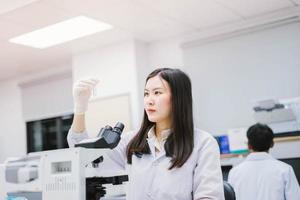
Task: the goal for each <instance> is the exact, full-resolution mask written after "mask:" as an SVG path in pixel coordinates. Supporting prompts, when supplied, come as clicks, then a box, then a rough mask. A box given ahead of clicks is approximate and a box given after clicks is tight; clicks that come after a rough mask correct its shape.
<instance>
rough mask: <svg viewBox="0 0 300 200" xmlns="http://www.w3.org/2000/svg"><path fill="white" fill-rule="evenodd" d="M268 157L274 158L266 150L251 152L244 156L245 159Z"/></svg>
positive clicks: (264, 158) (267, 158)
mask: <svg viewBox="0 0 300 200" xmlns="http://www.w3.org/2000/svg"><path fill="white" fill-rule="evenodd" d="M270 159H274V158H273V157H272V156H271V155H270V154H268V153H267V152H252V153H250V154H249V155H248V156H247V158H246V160H247V161H256V160H270Z"/></svg>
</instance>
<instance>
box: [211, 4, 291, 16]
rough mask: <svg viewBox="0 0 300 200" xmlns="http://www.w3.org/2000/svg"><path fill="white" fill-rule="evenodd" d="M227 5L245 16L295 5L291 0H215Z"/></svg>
mask: <svg viewBox="0 0 300 200" xmlns="http://www.w3.org/2000/svg"><path fill="white" fill-rule="evenodd" d="M215 1H216V2H219V3H220V4H221V5H224V6H225V7H228V8H231V9H233V10H234V11H235V12H237V13H239V14H240V15H241V16H243V17H245V18H249V17H254V16H257V15H261V14H267V13H268V12H272V11H276V10H280V9H283V8H288V7H293V6H294V5H293V3H292V2H291V1H289V0H215Z"/></svg>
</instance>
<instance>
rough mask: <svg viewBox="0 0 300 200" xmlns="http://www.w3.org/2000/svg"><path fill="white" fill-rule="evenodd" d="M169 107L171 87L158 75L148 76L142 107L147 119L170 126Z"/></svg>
mask: <svg viewBox="0 0 300 200" xmlns="http://www.w3.org/2000/svg"><path fill="white" fill-rule="evenodd" d="M171 107H172V105H171V89H170V86H169V84H168V82H167V81H165V80H164V79H163V78H161V77H160V76H159V75H157V76H154V77H152V78H150V79H149V80H148V81H147V83H146V86H145V91H144V108H145V111H146V113H147V116H148V119H149V121H151V122H154V123H161V124H165V125H167V126H170V123H171Z"/></svg>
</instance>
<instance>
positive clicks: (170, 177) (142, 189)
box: [68, 130, 224, 200]
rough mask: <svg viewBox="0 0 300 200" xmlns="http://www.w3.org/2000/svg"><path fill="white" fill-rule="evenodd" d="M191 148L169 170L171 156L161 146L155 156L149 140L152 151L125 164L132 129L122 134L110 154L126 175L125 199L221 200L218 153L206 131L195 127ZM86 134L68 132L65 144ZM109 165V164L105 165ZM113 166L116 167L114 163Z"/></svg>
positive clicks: (77, 140)
mask: <svg viewBox="0 0 300 200" xmlns="http://www.w3.org/2000/svg"><path fill="white" fill-rule="evenodd" d="M194 133H195V134H194V135H195V137H194V138H195V142H194V150H193V152H192V154H191V156H190V158H189V159H188V160H187V162H186V163H185V164H184V165H183V166H182V167H181V168H175V169H172V170H168V168H169V166H170V158H169V157H166V155H165V151H164V149H163V150H162V151H161V152H160V153H159V154H158V155H156V156H155V147H154V140H153V139H148V140H147V141H148V144H149V147H150V150H151V154H149V155H142V157H141V158H138V157H137V156H135V155H133V157H132V164H131V165H130V164H127V157H126V148H127V145H128V143H129V141H130V140H131V139H132V138H133V136H134V135H135V132H131V133H124V134H122V138H121V141H120V143H119V144H118V146H117V147H116V148H114V149H113V150H112V151H111V152H110V153H109V157H110V158H111V159H112V160H113V161H114V163H115V164H116V165H118V166H119V167H121V168H123V169H126V170H127V172H128V176H129V187H128V191H127V197H126V199H127V200H192V199H193V200H200V199H201V200H204V199H205V200H209V199H210V200H224V191H223V180H222V172H221V167H220V154H219V148H218V145H217V142H216V140H215V139H214V138H213V137H212V136H211V135H210V134H208V133H206V132H204V131H200V130H195V132H194ZM87 137H88V136H87V134H86V133H81V134H78V133H74V132H71V131H69V134H68V143H69V146H70V147H72V146H74V144H75V143H76V142H79V141H80V140H82V139H84V138H87ZM105 167H111V166H105ZM114 167H115V166H114Z"/></svg>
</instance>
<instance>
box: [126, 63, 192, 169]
mask: <svg viewBox="0 0 300 200" xmlns="http://www.w3.org/2000/svg"><path fill="white" fill-rule="evenodd" d="M157 75H158V76H160V77H161V78H162V79H164V80H165V81H166V82H168V84H169V86H170V89H171V102H172V108H171V112H172V114H171V116H172V120H171V121H172V122H171V124H172V127H171V134H170V135H169V137H168V138H167V140H166V142H165V145H164V148H165V151H166V156H168V157H171V158H172V159H171V165H170V167H169V169H173V168H174V167H181V166H182V165H183V164H184V163H185V162H186V161H187V159H188V158H189V157H190V155H191V153H192V151H193V148H194V121H193V102H192V86H191V81H190V78H189V77H188V76H187V75H186V74H185V73H184V72H182V71H181V70H180V69H171V68H159V69H156V70H154V71H153V72H151V73H150V74H149V75H148V77H147V79H146V83H147V81H148V80H149V79H150V78H152V77H154V76H157ZM154 125H155V123H153V122H151V121H149V119H148V116H147V114H146V111H144V117H143V121H142V124H141V128H140V130H139V131H138V133H137V134H136V136H135V137H134V138H133V139H132V140H131V141H130V143H129V144H128V146H127V162H128V164H131V163H132V156H133V155H136V156H138V157H140V156H141V155H142V154H150V148H149V145H148V142H147V136H148V131H149V130H150V128H151V127H152V126H154Z"/></svg>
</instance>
